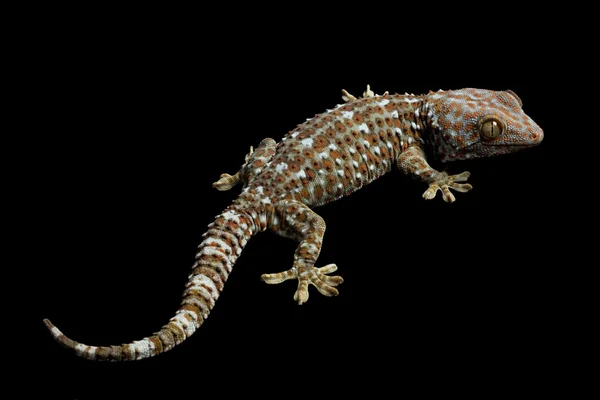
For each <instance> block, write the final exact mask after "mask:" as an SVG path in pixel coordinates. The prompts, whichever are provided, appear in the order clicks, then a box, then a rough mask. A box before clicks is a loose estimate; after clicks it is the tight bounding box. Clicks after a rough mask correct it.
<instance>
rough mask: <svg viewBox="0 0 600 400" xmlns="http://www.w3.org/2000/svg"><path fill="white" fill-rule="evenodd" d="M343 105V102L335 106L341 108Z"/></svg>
mask: <svg viewBox="0 0 600 400" xmlns="http://www.w3.org/2000/svg"><path fill="white" fill-rule="evenodd" d="M341 106H343V104H338V105H336V106H335V108H340V107H341Z"/></svg>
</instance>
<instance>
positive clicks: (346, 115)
mask: <svg viewBox="0 0 600 400" xmlns="http://www.w3.org/2000/svg"><path fill="white" fill-rule="evenodd" d="M342 115H343V116H344V118H348V119H352V117H354V112H353V111H342Z"/></svg>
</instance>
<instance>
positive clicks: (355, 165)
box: [352, 160, 358, 168]
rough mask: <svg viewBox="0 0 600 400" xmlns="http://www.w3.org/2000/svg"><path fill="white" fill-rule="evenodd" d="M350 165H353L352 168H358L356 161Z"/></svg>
mask: <svg viewBox="0 0 600 400" xmlns="http://www.w3.org/2000/svg"><path fill="white" fill-rule="evenodd" d="M352 165H354V168H358V161H354V160H353V161H352Z"/></svg>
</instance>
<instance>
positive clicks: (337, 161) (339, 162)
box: [335, 158, 343, 165]
mask: <svg viewBox="0 0 600 400" xmlns="http://www.w3.org/2000/svg"><path fill="white" fill-rule="evenodd" d="M335 163H336V164H337V165H342V164H343V161H342V160H341V159H340V158H336V159H335Z"/></svg>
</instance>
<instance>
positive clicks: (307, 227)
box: [43, 86, 544, 361]
mask: <svg viewBox="0 0 600 400" xmlns="http://www.w3.org/2000/svg"><path fill="white" fill-rule="evenodd" d="M342 95H343V96H342V98H343V100H344V101H345V102H344V103H342V104H339V105H337V106H336V107H335V108H333V109H331V110H327V111H326V112H324V113H322V114H319V115H316V116H315V117H314V118H310V119H308V120H307V121H306V122H304V123H302V124H300V125H298V126H297V127H296V128H295V129H293V130H292V131H290V132H288V133H287V135H285V136H284V137H283V139H282V140H281V141H280V142H279V143H276V142H275V140H273V139H271V138H266V139H263V140H262V141H261V142H260V143H259V144H258V146H257V147H256V149H254V148H253V147H251V148H250V152H249V153H248V154H247V155H246V157H245V160H244V163H243V164H242V166H241V168H240V169H239V170H238V171H237V172H236V173H235V174H234V175H230V174H222V175H221V176H220V179H219V180H218V181H217V182H215V183H214V184H213V187H214V188H216V189H217V190H219V191H225V190H230V189H232V188H233V187H235V186H236V185H238V184H239V185H241V186H242V190H241V193H240V195H239V196H238V197H237V198H236V199H235V200H234V201H233V202H232V204H231V205H230V206H228V207H227V208H226V209H225V210H224V211H223V212H222V213H221V214H219V215H218V216H217V217H216V218H215V220H214V222H212V223H211V224H209V225H208V230H207V232H206V233H204V235H203V240H202V242H201V243H200V245H199V246H198V252H197V254H196V257H195V262H194V264H193V266H192V271H191V273H190V275H189V279H188V282H187V284H186V285H185V289H184V291H183V298H182V301H181V305H180V306H179V308H178V310H177V311H176V313H175V316H174V317H173V318H171V319H170V320H169V322H168V323H167V324H166V325H164V326H163V327H162V328H161V329H160V330H159V331H157V332H155V333H154V334H152V335H151V336H148V337H145V338H143V339H141V340H136V341H133V342H131V343H126V344H121V345H113V346H91V345H85V344H82V343H79V342H76V341H74V340H72V339H70V338H68V337H67V336H66V335H64V334H63V333H62V332H61V331H60V330H59V329H58V328H57V327H55V326H54V325H53V324H52V323H51V322H50V321H49V320H48V319H44V321H43V322H44V324H45V326H46V327H47V328H48V329H49V331H50V333H51V335H52V336H53V337H54V339H56V341H58V342H59V343H60V344H61V345H63V346H64V347H66V348H68V349H70V350H71V351H73V352H74V353H75V354H76V355H78V356H80V357H83V358H85V359H89V360H101V361H127V360H140V359H145V358H149V357H152V356H155V355H158V354H161V353H163V352H166V351H168V350H171V349H173V348H174V347H175V346H176V345H178V344H180V343H181V342H183V341H184V340H186V339H187V338H189V337H190V336H191V335H192V334H194V332H196V331H197V330H198V329H199V328H200V326H201V325H202V324H203V323H204V321H205V320H206V318H207V317H208V315H209V313H210V311H211V310H212V309H213V307H214V306H215V302H216V301H217V299H218V298H219V295H220V293H221V292H222V290H223V287H224V285H225V282H226V281H227V278H228V277H229V275H230V274H231V272H232V268H233V265H234V264H235V262H236V260H237V259H238V257H239V256H240V254H241V252H242V249H243V248H244V246H245V245H246V243H247V242H248V240H249V239H250V238H251V237H253V236H254V235H256V234H257V233H259V232H264V231H271V232H274V233H275V234H277V235H280V236H283V237H286V238H290V239H293V240H295V241H297V242H299V245H298V247H297V249H296V251H295V253H294V261H293V265H292V267H291V268H290V269H289V270H286V271H283V272H278V273H270V274H264V275H262V277H261V278H262V280H263V281H264V282H266V283H268V284H278V283H281V282H284V281H287V280H295V281H297V284H298V286H297V289H296V292H295V294H294V299H295V301H296V302H298V304H303V303H305V302H306V301H307V300H308V297H309V291H308V289H309V286H311V285H312V286H314V287H315V288H316V290H317V291H318V292H319V293H321V294H323V295H325V296H336V295H338V293H339V292H338V289H337V287H338V285H340V284H341V283H342V282H343V279H342V278H341V277H340V276H335V275H331V273H333V272H335V271H336V270H337V266H336V265H335V264H329V265H326V266H322V267H317V266H316V264H317V259H318V257H319V253H320V251H321V245H322V242H323V236H324V233H325V221H324V220H323V218H321V217H320V216H319V215H318V214H317V213H316V212H315V211H313V208H315V207H318V206H321V205H323V204H326V203H329V202H333V201H335V200H338V199H340V198H342V197H344V196H347V195H349V194H351V193H353V192H355V191H357V190H359V189H360V188H361V187H363V186H365V185H367V184H369V183H371V182H373V181H374V180H376V179H377V178H379V177H381V176H382V175H384V174H385V173H387V172H390V171H391V170H392V169H393V168H395V167H396V168H399V169H400V171H402V172H403V173H405V174H406V175H409V176H411V177H413V178H415V179H418V180H420V181H422V182H423V183H424V184H425V185H427V189H426V191H425V192H424V194H423V197H424V198H425V199H427V200H431V199H433V198H435V197H436V195H437V193H438V192H440V193H441V197H442V199H443V200H444V201H446V202H448V203H453V202H454V201H456V198H455V196H454V194H453V193H452V192H451V190H454V191H456V192H461V193H465V192H468V191H470V190H471V189H472V186H471V185H470V184H468V183H466V181H467V179H468V178H469V176H470V173H469V172H462V173H459V174H456V175H449V174H448V173H446V172H440V171H437V170H435V169H434V168H432V167H431V166H430V164H429V163H428V161H427V160H428V159H437V160H439V161H440V162H441V163H445V162H449V161H455V160H468V159H475V158H481V157H491V156H497V155H501V154H507V153H512V152H515V151H517V150H521V149H525V148H530V147H533V146H536V145H538V144H540V143H541V142H542V140H543V138H544V133H543V131H542V129H541V128H540V127H539V126H538V125H537V124H536V123H535V122H534V121H533V120H532V119H531V118H530V117H529V116H528V115H526V114H525V113H524V111H523V103H522V101H521V99H520V98H519V97H518V96H517V95H516V94H515V93H514V92H513V91H511V90H505V91H492V90H484V89H472V88H467V89H460V90H448V91H442V90H440V91H437V92H429V93H427V94H424V95H414V94H410V95H409V94H404V95H399V94H393V95H390V94H389V93H388V92H386V93H384V94H383V95H376V94H375V93H374V92H373V91H371V89H370V87H369V86H367V90H366V91H365V92H364V93H363V97H358V98H357V97H355V96H353V95H351V94H350V93H348V92H347V91H345V90H343V91H342Z"/></svg>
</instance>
